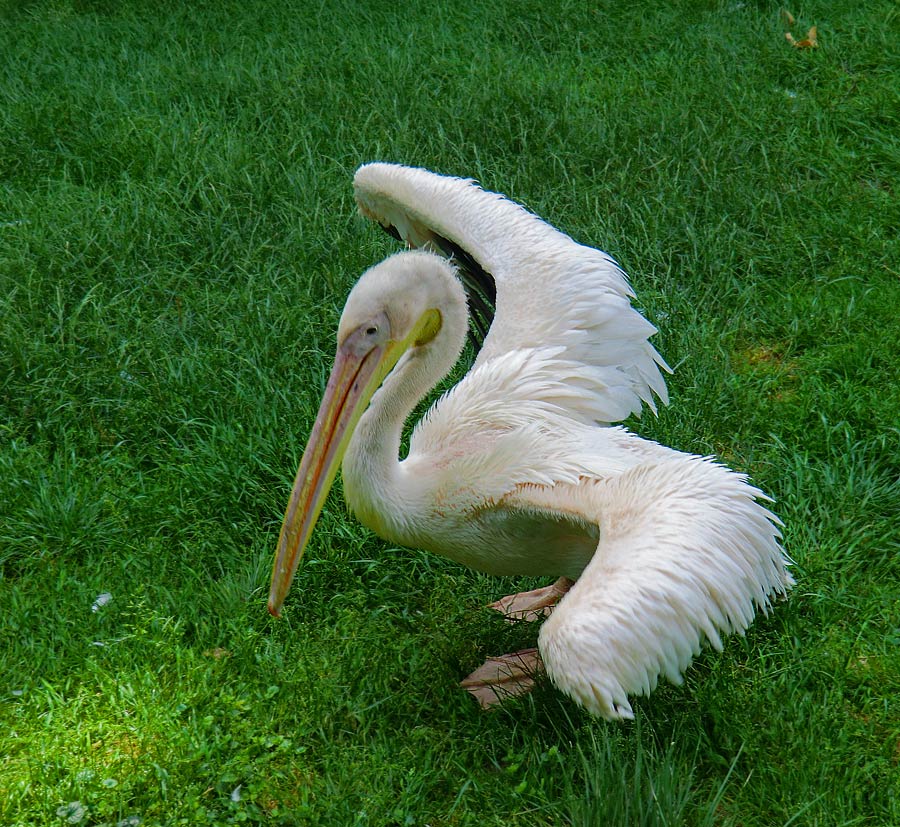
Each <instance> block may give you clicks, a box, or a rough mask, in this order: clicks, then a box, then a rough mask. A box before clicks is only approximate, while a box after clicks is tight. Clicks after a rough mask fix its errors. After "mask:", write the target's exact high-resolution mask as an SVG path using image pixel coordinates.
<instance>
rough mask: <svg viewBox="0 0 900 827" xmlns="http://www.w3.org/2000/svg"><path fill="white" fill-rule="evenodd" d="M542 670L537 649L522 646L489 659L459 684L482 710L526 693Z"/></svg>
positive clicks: (542, 665) (532, 686)
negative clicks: (518, 649)
mask: <svg viewBox="0 0 900 827" xmlns="http://www.w3.org/2000/svg"><path fill="white" fill-rule="evenodd" d="M543 673H544V662H543V661H542V660H541V656H540V653H539V652H538V650H537V649H523V650H522V651H521V652H514V653H512V654H510V655H500V656H499V657H496V658H488V659H487V660H486V661H485V662H484V663H483V664H482V665H481V666H479V667H478V668H477V669H476V670H475V671H474V672H473V673H472V674H471V675H469V677H467V678H466V679H465V680H463V681H462V682H461V683H460V686H461V687H462V688H463V689H465V690H466V692H468V693H469V694H470V695H473V696H474V697H475V700H477V701H478V703H479V704H480V705H481V708H482V709H490V708H491V707H492V706H496V705H497V704H501V703H503V701H505V700H506V699H507V698H517V697H519V696H520V695H526V694H528V693H529V692H530V691H531V690H532V689H533V688H534V681H535V678H536V677H537V676H538V675H542V674H543Z"/></svg>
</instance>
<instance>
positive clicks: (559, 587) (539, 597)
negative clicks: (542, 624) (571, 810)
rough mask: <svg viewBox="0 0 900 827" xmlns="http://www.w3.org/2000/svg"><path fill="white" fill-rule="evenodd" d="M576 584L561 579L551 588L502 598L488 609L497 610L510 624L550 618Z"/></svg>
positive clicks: (564, 578) (565, 578)
mask: <svg viewBox="0 0 900 827" xmlns="http://www.w3.org/2000/svg"><path fill="white" fill-rule="evenodd" d="M574 582H575V581H574V580H571V579H570V578H568V577H560V578H559V580H557V581H556V582H555V583H553V584H552V585H550V586H544V587H543V588H540V589H534V590H533V591H530V592H519V593H518V594H510V595H507V596H506V597H501V598H500V599H499V600H498V601H497V602H496V603H491V604H490V606H489V607H488V608H490V609H496V610H497V611H498V612H500V613H501V614H502V615H503V616H504V617H505V618H506V619H507V620H508V621H509V622H510V623H514V622H516V621H518V620H526V621H534V620H539V619H540V618H542V617H549V615H550V612H552V611H553V607H554V606H555V605H556V604H557V603H559V601H560V600H562V598H563V597H564V596H565V594H566V592H567V591H569V589H570V588H572V584H573V583H574Z"/></svg>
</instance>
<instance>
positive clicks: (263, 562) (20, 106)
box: [0, 0, 900, 827]
mask: <svg viewBox="0 0 900 827" xmlns="http://www.w3.org/2000/svg"><path fill="white" fill-rule="evenodd" d="M792 11H793V12H794V14H795V15H796V16H797V18H798V23H797V27H796V31H801V30H802V31H805V29H806V27H808V26H809V25H812V24H813V23H815V24H817V25H818V29H819V40H820V48H819V49H818V50H815V51H800V50H795V49H792V48H791V47H790V46H789V45H788V44H787V43H786V42H785V40H784V37H783V29H782V25H781V22H780V18H779V7H778V5H777V4H774V3H765V2H759V3H755V2H748V3H732V2H722V3H716V2H704V3H694V2H690V3H689V2H682V3H677V2H673V0H669V1H668V2H657V3H646V4H622V3H611V2H600V3H595V4H582V3H570V2H565V3H558V4H552V3H546V2H544V0H540V2H538V0H534V1H533V2H532V1H531V0H528V1H526V0H523V1H522V2H516V3H480V2H476V3H469V4H452V3H448V2H445V1H443V2H442V0H436V1H435V2H428V3H425V2H410V3H399V4H397V3H394V4H383V3H353V2H347V1H346V0H345V2H333V3H321V4H286V3H274V2H258V3H247V2H244V3H230V2H223V3H183V4H182V3H175V2H171V3H168V4H150V5H149V6H148V5H147V4H140V3H131V2H116V3H113V2H87V0H85V2H74V1H73V2H65V0H56V2H34V3H26V2H21V3H7V4H6V5H4V6H3V11H2V12H0V100H2V105H0V505H2V511H0V758H2V771H0V823H2V824H10V825H60V824H66V823H81V824H102V823H105V824H117V823H118V824H129V823H136V822H135V819H136V818H139V819H140V823H141V824H144V825H156V824H161V825H170V824H172V825H174V824H186V825H198V824H228V823H233V822H234V823H238V822H246V823H251V824H310V825H319V824H323V825H327V824H336V825H354V824H355V825H425V824H430V825H435V827H436V825H498V827H499V825H503V827H515V825H529V826H530V825H534V824H548V825H549V824H553V825H566V824H569V825H600V824H611V825H613V824H614V825H620V824H622V825H625V824H628V825H631V824H641V825H650V824H654V825H705V824H716V825H741V827H749V826H750V825H754V826H756V825H758V826H759V827H772V825H873V826H874V825H879V826H880V825H887V824H891V823H895V824H896V823H900V709H898V703H900V702H898V698H900V586H898V578H900V562H898V561H900V531H898V528H897V519H898V516H900V483H898V478H900V459H898V457H900V430H898V411H900V369H898V364H900V363H898V359H897V342H898V341H900V312H898V308H900V191H898V188H897V182H898V180H900V116H898V113H900V92H898V89H900V87H898V82H897V78H898V76H900V14H898V10H897V8H896V4H895V3H893V2H891V0H880V2H879V0H873V2H869V3H866V4H861V3H856V2H849V0H847V1H846V2H838V1H836V2H826V3H823V4H819V5H818V6H809V5H807V6H804V7H802V8H801V7H795V8H793V9H792ZM374 159H383V160H395V161H401V162H405V163H410V164H416V165H423V166H427V167H429V168H432V169H435V170H437V171H441V172H445V173H451V174H460V175H471V176H475V177H477V178H478V179H480V180H481V181H482V182H483V183H484V185H485V186H487V187H488V188H491V189H495V190H499V191H502V192H505V193H507V194H509V195H510V196H512V197H514V198H516V199H518V200H520V201H522V202H524V203H525V204H527V205H528V206H529V207H530V208H531V209H533V210H534V211H536V212H537V213H539V214H540V215H542V216H544V217H546V218H548V219H549V220H551V221H552V222H554V223H555V224H557V225H558V226H560V227H561V228H562V229H564V230H565V231H567V232H569V233H570V234H572V235H573V236H574V237H576V238H577V239H579V240H582V241H585V242H588V243H591V244H594V245H596V246H599V247H602V248H604V249H606V250H608V251H609V252H610V253H612V254H613V255H614V256H615V257H616V258H618V259H619V261H620V262H621V263H622V264H623V266H624V267H625V268H626V270H627V271H628V272H629V274H630V275H631V278H632V281H633V283H634V285H635V287H636V289H637V292H638V304H639V306H640V307H641V308H642V310H643V311H644V312H645V313H646V315H647V316H648V317H649V318H650V319H651V320H652V321H654V323H656V324H657V325H658V326H659V328H660V334H659V335H658V337H657V338H656V343H657V346H658V347H659V349H660V351H661V352H662V353H663V354H664V356H665V357H666V359H667V360H668V361H669V362H670V364H672V365H673V366H675V367H676V368H677V370H676V373H675V375H674V376H673V377H672V379H671V381H670V389H671V396H672V405H671V406H670V407H669V408H668V409H666V410H665V411H663V412H661V415H660V417H659V419H653V418H652V417H649V416H648V417H645V418H644V419H643V420H641V421H639V422H633V423H630V424H631V425H632V427H634V428H635V429H636V430H638V431H639V432H641V433H642V434H645V435H646V436H649V437H652V438H655V439H659V440H660V441H663V442H665V443H667V444H670V445H673V446H674V447H678V448H681V449H684V450H691V451H696V452H701V453H706V452H715V453H718V454H719V455H720V456H722V457H723V458H724V459H725V460H726V461H727V462H728V463H730V464H731V465H732V466H734V467H736V468H738V469H740V470H743V471H747V472H749V473H750V474H751V475H752V476H753V478H754V480H755V481H756V482H757V483H758V484H759V485H760V486H762V487H763V488H764V489H766V490H767V491H769V492H770V493H772V494H773V495H774V496H775V497H776V498H777V506H776V510H777V511H778V513H779V514H780V516H781V517H782V518H783V519H784V521H785V524H786V533H785V541H786V545H787V548H788V550H789V552H790V554H791V555H792V556H793V558H794V559H795V560H796V568H795V573H796V576H797V580H798V585H797V588H796V590H795V591H794V592H793V594H792V596H791V598H790V600H789V601H788V602H786V603H784V604H782V605H780V606H779V607H778V608H777V610H776V611H775V612H774V613H773V615H771V616H770V617H768V618H760V619H759V620H758V622H757V623H756V624H755V625H754V626H753V627H752V628H751V630H750V632H749V633H748V635H747V637H746V638H744V639H740V638H738V639H733V640H731V641H729V643H728V645H727V647H726V650H725V652H724V653H723V654H721V655H717V654H715V653H710V652H707V653H705V654H704V655H703V656H701V657H700V658H699V659H698V660H697V662H696V664H695V665H694V667H693V668H692V669H691V670H690V671H689V673H688V675H687V681H686V684H685V685H684V686H683V687H680V688H675V687H670V686H664V687H661V688H660V689H659V690H658V691H657V692H656V693H654V695H653V696H652V697H650V698H649V699H641V700H638V701H637V704H636V709H637V713H638V719H637V721H636V722H635V723H634V724H607V723H604V722H601V721H596V720H593V719H591V718H590V717H588V716H587V715H586V714H584V713H583V712H582V711H581V710H579V709H578V708H577V707H575V706H574V705H573V704H572V703H570V702H569V701H567V700H566V699H565V698H563V697H561V696H560V695H559V694H558V693H556V692H554V691H553V689H552V688H550V687H549V686H542V687H540V688H539V690H538V691H537V692H536V693H535V694H534V695H533V696H532V697H530V698H528V699H525V700H523V701H521V702H516V703H511V704H509V705H508V706H507V707H506V708H504V709H502V710H501V711H499V712H497V713H494V714H483V713H481V712H480V711H479V710H478V709H477V708H476V707H475V706H474V704H472V703H471V702H470V699H469V698H468V697H466V696H464V695H463V694H462V693H461V692H460V691H459V690H458V689H457V687H456V682H457V681H458V680H459V678H460V677H461V676H463V675H465V674H466V673H467V672H468V671H469V670H471V669H472V668H473V667H474V666H476V665H477V664H478V663H479V662H480V660H481V659H483V658H484V656H486V655H488V654H497V653H498V652H501V651H508V647H510V646H517V645H528V644H531V643H533V640H534V630H533V629H521V628H508V627H506V626H505V625H504V624H503V622H502V621H501V620H500V619H499V618H498V617H495V616H493V613H491V612H490V611H489V610H487V609H484V608H482V607H483V606H484V605H485V604H486V603H488V602H490V601H491V600H493V599H496V598H497V597H498V596H500V595H501V594H503V593H506V592H507V591H510V590H513V589H516V588H519V587H522V586H526V585H529V584H530V583H531V582H532V581H526V580H507V581H502V580H500V579H492V578H489V577H485V576H481V575H477V574H474V573H471V572H468V571H465V570H462V569H460V568H459V567H457V566H455V565H452V564H450V563H448V562H446V561H443V560H440V559H436V558H433V557H430V556H428V555H426V554H424V553H421V552H418V551H414V550H413V551H410V550H403V549H395V548H390V547H388V546H386V544H384V543H382V542H381V541H379V540H378V539H377V538H374V537H372V536H371V535H369V534H368V533H367V532H366V531H365V530H363V529H362V528H361V527H359V526H358V525H357V524H356V523H355V522H354V521H353V520H352V519H350V518H349V517H348V516H347V514H346V512H345V509H344V507H343V505H342V503H341V500H340V497H339V495H338V496H333V497H332V499H331V500H330V501H329V505H328V506H327V508H326V510H325V513H324V514H323V518H322V521H321V524H320V528H319V530H318V531H317V533H316V536H315V539H314V542H313V545H312V547H311V548H310V550H309V551H308V552H307V557H306V560H305V561H304V564H303V566H302V568H301V570H300V572H299V574H298V577H297V580H296V582H295V585H294V591H293V593H292V596H291V598H290V600H289V602H288V606H287V611H286V617H285V619H284V620H283V621H280V622H276V621H273V620H272V619H270V618H269V616H268V615H267V614H266V612H265V606H264V601H265V591H266V587H267V579H268V571H269V565H270V555H271V554H272V551H273V546H274V542H275V539H276V536H277V530H278V526H279V523H280V518H281V515H282V510H283V507H284V504H285V502H286V497H287V493H288V490H289V486H290V483H291V481H292V479H293V474H294V471H295V469H296V464H297V462H298V460H299V453H300V451H301V449H302V445H303V442H304V440H305V436H306V433H307V431H308V428H309V426H310V423H311V419H312V416H313V414H314V411H315V407H316V405H317V403H318V394H319V391H320V389H321V388H322V386H323V383H324V377H325V374H326V371H327V369H328V365H329V360H330V356H331V353H332V348H333V338H332V337H333V331H334V328H335V325H336V321H337V317H338V313H339V311H340V307H341V306H342V303H343V300H344V297H345V295H346V293H347V291H348V289H349V287H350V285H351V284H352V283H353V281H354V280H355V278H356V277H357V276H358V274H359V273H360V272H361V271H362V270H364V269H365V268H366V267H367V266H369V265H370V264H372V263H373V262H375V261H378V260H379V259H380V258H382V257H383V256H384V255H386V254H387V253H388V252H389V251H390V250H392V249H393V245H392V243H391V241H390V239H388V238H387V237H386V236H382V235H381V234H379V233H378V232H377V231H376V230H374V229H373V228H371V227H370V226H367V225H366V223H365V222H363V221H362V220H361V219H359V218H357V217H355V214H354V213H355V210H354V207H353V203H352V196H351V189H350V180H351V175H352V171H353V170H354V169H355V167H356V166H357V165H358V164H360V163H361V162H363V161H367V160H374ZM104 592H109V593H110V594H111V595H112V600H111V601H110V602H109V603H108V604H107V605H106V606H104V607H102V608H101V609H99V610H98V611H96V612H93V611H92V608H91V607H92V603H93V602H94V600H95V598H97V596H98V595H100V594H101V593H104ZM129 819H130V821H129Z"/></svg>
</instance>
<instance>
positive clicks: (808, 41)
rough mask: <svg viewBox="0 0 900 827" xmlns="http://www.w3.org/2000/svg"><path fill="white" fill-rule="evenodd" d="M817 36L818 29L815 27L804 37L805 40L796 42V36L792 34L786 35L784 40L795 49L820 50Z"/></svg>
mask: <svg viewBox="0 0 900 827" xmlns="http://www.w3.org/2000/svg"><path fill="white" fill-rule="evenodd" d="M816 34H817V31H816V27H815V26H813V27H812V28H810V30H809V31H808V32H807V33H806V37H804V38H803V40H794V36H793V35H792V34H791V33H790V32H785V33H784V39H785V40H787V42H788V43H790V44H791V46H793V47H794V48H795V49H818V48H819V41H818V40H817V38H816Z"/></svg>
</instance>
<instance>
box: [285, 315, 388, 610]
mask: <svg viewBox="0 0 900 827" xmlns="http://www.w3.org/2000/svg"><path fill="white" fill-rule="evenodd" d="M392 344H394V343H388V344H380V345H376V346H374V347H372V346H370V345H368V343H367V342H366V340H365V329H364V328H360V329H359V330H357V331H356V332H354V333H353V334H351V335H350V336H349V337H348V338H347V339H346V341H345V342H344V343H343V344H342V345H341V346H340V347H339V348H338V352H337V355H336V356H335V360H334V367H333V368H332V369H331V376H329V377H328V385H327V387H326V388H325V395H324V396H323V397H322V402H321V404H320V405H319V413H318V414H317V416H316V422H315V424H314V425H313V429H312V433H311V434H310V437H309V442H308V443H307V445H306V450H305V451H304V452H303V459H302V460H301V461H300V468H299V470H298V471H297V478H296V479H295V480H294V489H293V491H291V498H290V500H289V501H288V507H287V511H286V512H285V515H284V522H283V523H282V526H281V535H280V536H279V538H278V549H277V552H276V556H275V564H274V566H273V568H272V586H271V588H270V590H269V612H270V613H271V614H272V615H274V616H275V617H279V616H280V614H281V606H282V604H283V603H284V600H285V598H286V597H287V594H288V591H289V590H290V588H291V581H292V580H293V579H294V573H295V572H296V571H297V565H298V563H299V562H300V558H301V557H302V556H303V552H304V550H305V549H306V544H307V543H308V542H309V538H310V536H311V535H312V531H313V528H314V527H315V525H316V521H317V520H318V519H319V514H320V513H321V511H322V506H323V505H324V504H325V500H326V498H327V497H328V492H329V490H330V489H331V486H332V483H333V482H334V478H335V476H336V475H337V470H338V467H339V466H340V464H341V460H342V459H343V456H344V453H345V452H346V450H347V445H348V443H349V441H350V436H351V434H352V433H353V429H354V428H355V427H356V423H357V422H358V421H359V418H360V416H361V415H362V413H363V411H365V409H366V407H367V406H368V404H369V400H370V399H371V398H372V394H373V393H374V392H375V390H376V389H377V388H378V385H380V384H381V381H382V380H383V379H384V377H385V375H386V374H387V372H388V371H389V370H390V369H391V368H392V367H393V366H394V364H395V363H396V359H397V358H398V357H399V355H400V354H395V353H394V352H393V351H394V350H395V348H393V347H392V346H391V345H392ZM392 357H393V358H392Z"/></svg>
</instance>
